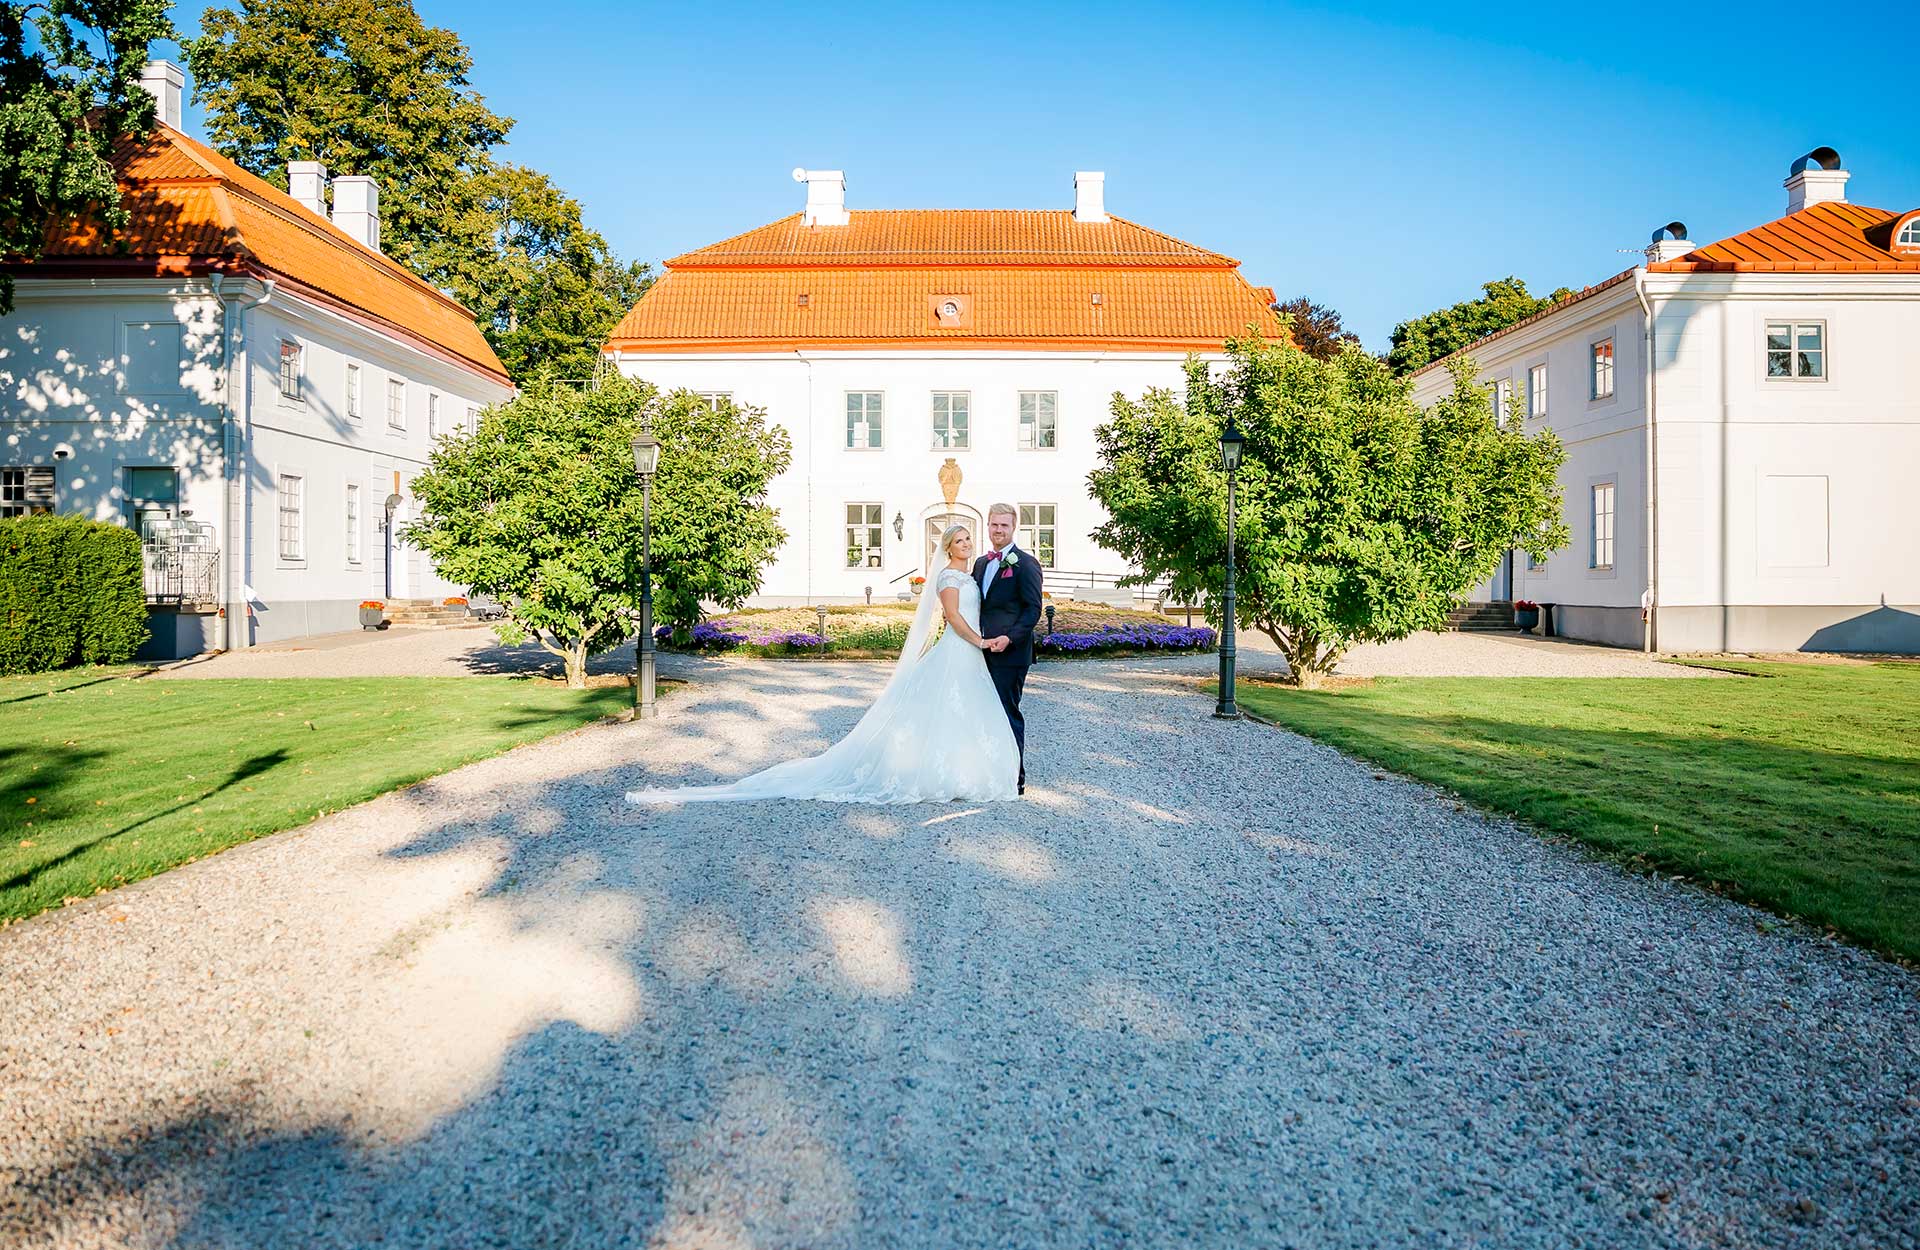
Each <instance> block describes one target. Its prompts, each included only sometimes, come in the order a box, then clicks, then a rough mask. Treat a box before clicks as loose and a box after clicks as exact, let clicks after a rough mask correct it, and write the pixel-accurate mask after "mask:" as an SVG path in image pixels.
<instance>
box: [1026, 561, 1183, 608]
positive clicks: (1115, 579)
mask: <svg viewBox="0 0 1920 1250" xmlns="http://www.w3.org/2000/svg"><path fill="white" fill-rule="evenodd" d="M1042 573H1043V575H1044V577H1045V578H1046V584H1047V590H1048V591H1049V592H1050V593H1052V594H1055V595H1059V594H1061V593H1062V592H1063V591H1064V592H1066V597H1068V598H1071V597H1072V593H1073V591H1075V590H1122V591H1125V592H1126V593H1127V594H1129V595H1131V596H1132V598H1133V601H1134V602H1135V603H1150V604H1153V605H1155V606H1160V605H1162V604H1163V602H1164V600H1165V599H1166V594H1167V588H1168V587H1169V586H1170V585H1172V582H1171V581H1170V580H1169V579H1167V578H1162V579H1161V580H1159V581H1157V582H1150V583H1148V584H1147V585H1145V586H1124V587H1123V586H1121V585H1120V579H1121V578H1122V577H1125V576H1127V575H1126V574H1125V573H1092V572H1078V571H1076V570H1073V569H1044V570H1042Z"/></svg>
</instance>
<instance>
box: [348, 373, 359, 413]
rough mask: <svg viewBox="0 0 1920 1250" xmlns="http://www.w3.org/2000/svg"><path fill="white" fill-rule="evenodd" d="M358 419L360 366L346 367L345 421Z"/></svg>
mask: <svg viewBox="0 0 1920 1250" xmlns="http://www.w3.org/2000/svg"><path fill="white" fill-rule="evenodd" d="M359 419H360V366H359V365H355V364H350V365H348V366H347V420H349V421H358V420H359Z"/></svg>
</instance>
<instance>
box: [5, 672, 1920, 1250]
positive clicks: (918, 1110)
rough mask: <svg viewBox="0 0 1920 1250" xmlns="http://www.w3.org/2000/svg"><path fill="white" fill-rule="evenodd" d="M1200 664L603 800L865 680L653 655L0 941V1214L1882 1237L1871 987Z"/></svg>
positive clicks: (180, 1227) (1912, 1013)
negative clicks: (830, 761) (604, 708)
mask: <svg viewBox="0 0 1920 1250" xmlns="http://www.w3.org/2000/svg"><path fill="white" fill-rule="evenodd" d="M1249 662H1250V663H1258V661H1257V659H1255V658H1253V657H1250V658H1249ZM675 663H676V664H679V663H681V662H678V661H676V662H675ZM1204 668H1205V663H1204V662H1198V663H1194V662H1188V663H1172V664H1169V665H1167V666H1166V667H1165V669H1163V670H1147V669H1142V668H1139V667H1125V666H1118V665H1112V664H1101V663H1088V664H1070V665H1069V664H1057V665H1045V666H1042V667H1041V668H1040V669H1038V670H1036V673H1035V677H1034V679H1033V681H1032V683H1031V684H1030V686H1029V687H1028V700H1029V722H1030V725H1031V727H1032V728H1031V733H1032V735H1033V739H1034V751H1033V756H1032V760H1031V771H1032V774H1033V779H1034V785H1033V786H1032V787H1031V788H1030V791H1029V798H1028V800H1027V801H1026V802H1024V803H1021V804H1007V805H999V806H993V807H988V808H985V809H979V808H970V807H961V806H957V805H955V806H921V807H909V808H892V809H846V808H838V807H830V806H825V805H818V804H809V803H780V804H766V805H753V806H734V805H711V806H707V805H702V806H695V807H690V808H684V809H667V810H651V811H649V810H640V809H631V808H628V807H626V806H625V805H623V804H622V803H621V802H620V801H619V796H620V794H621V792H622V791H624V790H625V789H628V788H630V787H633V786H636V785H639V784H642V783H643V782H646V781H650V780H653V781H658V780H663V779H665V780H679V779H685V780H688V781H706V780H712V779H716V778H719V777H730V776H734V775H737V774H738V773H740V772H743V771H746V770H748V769H750V768H755V767H758V766H760V765H762V764H764V763H767V762H769V761H772V760H775V759H779V758H787V757H790V756H792V755H795V754H797V753H800V752H804V751H811V750H815V749H817V748H819V747H821V746H823V745H824V744H825V743H826V742H828V741H829V740H831V739H832V738H834V737H836V736H838V735H839V734H840V733H841V732H843V731H844V730H845V729H846V728H847V727H848V726H849V725H850V723H851V721H852V719H853V718H854V717H855V716H856V714H857V712H858V710H859V708H860V706H861V705H862V704H864V703H865V702H866V701H867V700H868V699H869V698H870V697H871V696H872V695H873V693H874V692H875V690H876V688H877V686H878V684H879V681H880V679H881V678H882V676H883V675H884V674H883V670H881V669H880V668H878V667H876V666H871V665H801V664H778V665H773V664H762V665H747V664H723V663H721V664H707V665H700V666H697V670H698V671H697V672H696V674H695V675H696V676H697V677H698V678H699V681H698V683H697V684H696V685H695V686H694V687H692V688H690V689H688V690H687V691H685V692H684V693H679V694H676V695H675V697H674V698H672V699H671V700H669V702H668V704H667V707H666V712H665V714H664V715H663V716H662V718H661V719H660V720H658V721H655V722H651V723H648V724H643V725H639V726H596V727H592V728H589V729H585V730H582V731H579V732H576V733H573V734H569V735H566V736H564V737H560V738H556V739H550V740H548V741H546V742H544V743H541V744H537V745H535V746H532V747H529V748H526V749H523V750H520V751H517V752H514V753H513V754H511V755H509V756H506V757H503V758H500V759H497V760H493V761H489V762H486V763H482V764H478V765H475V766H472V767H470V768H466V769H463V770H461V771H459V772H457V773H453V774H450V775H448V776H446V777H444V778H441V779H439V780H437V781H434V782H432V783H429V784H425V785H421V786H417V787H414V788H412V789H409V790H406V791H404V792H401V793H397V794H393V795H389V796H387V797H386V798H383V799H380V800H377V801H375V802H372V803H369V804H366V805H364V806H362V807H359V808H356V809H353V810H351V811H347V812H344V813H341V814H339V815H336V816H330V817H327V818H325V819H323V820H321V821H318V822H316V823H315V824H313V825H310V826H308V827H306V828H304V829H301V830H297V831H294V832H292V833H288V834H285V835H281V836H279V837H276V838H271V839H267V840H265V841H263V842H260V843H255V844H253V845H251V846H247V847H243V848H240V849H237V850H235V851H232V852H229V853H227V854H224V855H220V856H217V857H215V858H213V859H211V860H207V861H204V862H202V863H198V864H194V865H190V866H188V867H186V868H183V869H180V870H178V871H175V872H172V873H169V874H166V875H165V876H162V877H159V878H156V879H154V880H153V881H150V882H147V883H144V884H143V885H142V886H139V887H134V888H129V889H126V890H122V891H120V892H119V893H117V894H114V895H111V896H106V897H105V898H103V899H101V900H97V901H96V902H94V903H90V904H85V905H81V906H78V907H75V908H71V909H68V910H67V911H64V912H60V913H56V914H54V915H51V916H48V917H45V918H43V919H41V920H39V921H34V922H29V923H27V924H24V925H19V926H16V927H14V928H11V929H7V930H0V986H4V998H3V999H0V1244H6V1245H8V1246H13V1245H26V1246H49V1245H55V1246H108V1245H112V1246H134V1247H149V1246H155V1247H157V1246H181V1247H202V1246H220V1247H247V1248H249V1250H259V1248H262V1247H281V1246H288V1247H292V1246H298V1247H336V1246H338V1247H349V1246H351V1247H367V1246H372V1245H376V1244H383V1245H390V1246H447V1247H473V1246H489V1245H491V1246H507V1247H514V1248H516V1250H518V1248H524V1247H545V1246H557V1247H657V1248H662V1250H664V1248H666V1247H678V1248H692V1247H701V1248H703V1250H745V1248H747V1247H752V1248H753V1250H773V1248H777V1247H807V1248H810V1250H822V1248H828V1247H851V1246H903V1247H904V1246H915V1247H919V1246H924V1247H937V1248H940V1250H947V1248H951V1247H975V1246H977V1247H995V1248H1000V1247H1017V1246H1042V1245H1060V1246H1076V1247H1081V1246H1116V1247H1117V1246H1175V1245H1183V1246H1184V1245H1193V1246H1199V1245H1206V1246H1223V1247H1246V1246H1299V1247H1378V1246H1449V1247H1450V1246H1467V1245H1484V1246H1498V1247H1503V1248H1504V1247H1562V1246H1586V1247H1650V1246H1688V1247H1692V1246H1700V1247H1707V1246H1711V1247H1765V1248H1767V1250H1779V1248H1782V1247H1800V1246H1859V1247H1869V1246H1871V1247H1877V1248H1881V1250H1896V1248H1899V1247H1912V1246H1914V1245H1916V1232H1915V1230H1916V1229H1920V978H1916V977H1915V976H1914V975H1913V974H1911V973H1908V972H1905V971H1903V970H1901V969H1899V968H1896V967H1893V966H1890V965H1888V964H1885V963H1881V962H1877V961H1875V960H1873V959H1871V958H1868V957H1867V956H1864V955H1862V954H1860V953H1858V952H1856V951H1853V950H1850V949H1848V948H1845V947H1842V946H1838V945H1835V944H1833V943H1830V942H1827V941H1825V940H1822V939H1820V938H1817V937H1813V936H1808V935H1805V934H1802V933H1798V932H1794V931H1791V930H1783V929H1781V928H1780V927H1779V926H1777V925H1774V924H1771V923H1768V922H1766V920H1765V918H1764V917H1762V916H1761V915H1760V914H1759V913H1756V912H1753V911H1750V910H1747V909H1745V908H1742V907H1740V906H1737V905H1734V904H1730V903H1727V902H1724V901H1722V900H1719V899H1717V898H1714V897H1711V896H1708V895H1705V894H1702V893H1700V892H1698V891H1695V890H1692V889H1689V888H1685V887H1682V886H1679V885H1676V884H1673V883H1671V882H1664V881H1657V880H1656V881H1649V880H1644V879H1636V878H1630V877H1626V876H1623V875H1622V874H1620V873H1619V872H1617V871H1615V870H1614V869H1612V868H1610V867H1607V866H1604V865H1600V864H1595V863H1592V862H1589V861H1588V860H1586V859H1584V858H1583V857H1582V856H1581V855H1580V854H1579V853H1578V852H1577V851H1574V850H1572V849H1569V848H1566V847H1563V846H1560V845H1556V844H1551V843H1548V842H1545V841H1542V840H1540V839H1538V838H1535V837H1532V836H1529V835H1527V834H1524V833H1522V832H1520V831H1518V830H1516V829H1513V828H1511V827H1509V826H1507V825H1505V824H1503V823H1501V822H1498V821H1494V820H1489V819H1486V818H1483V817H1481V816H1479V815H1476V814H1474V813H1472V812H1465V811H1461V810H1458V809H1456V808H1455V807H1454V806H1453V805H1451V804H1450V803H1447V802H1445V801H1442V800H1441V799H1439V798H1438V797H1437V796H1435V795H1434V794H1433V793H1431V792H1429V791H1427V790H1425V789H1423V788H1421V787H1419V786H1417V785H1414V784H1412V783H1407V782H1402V781H1398V780H1394V779H1390V778H1384V777H1382V776H1380V775H1379V774H1377V773H1376V772H1375V771H1374V770H1373V769H1371V768H1369V767H1367V766H1364V765H1360V764H1356V763H1353V762H1351V761H1348V760H1346V759H1343V758H1342V757H1340V756H1338V755H1336V754H1335V753H1333V752H1331V751H1329V750H1326V749H1324V748H1321V747H1319V746H1316V745H1314V744H1312V743H1310V742H1308V741H1306V740H1304V739H1301V738H1298V737H1294V736H1291V735H1289V734H1286V733H1282V732H1279V731H1276V730H1272V729H1267V728H1263V727H1260V726H1257V725H1254V724H1251V723H1239V724H1227V723H1222V722H1218V721H1214V720H1212V719H1211V718H1210V717H1209V716H1208V715H1207V713H1208V711H1209V710H1210V706H1209V703H1208V701H1207V700H1206V699H1205V698H1204V697H1203V696H1201V695H1200V694H1198V693H1196V692H1195V690H1194V688H1193V685H1192V682H1193V681H1194V680H1195V679H1196V678H1197V676H1198V672H1197V671H1196V670H1204ZM954 745H955V746H956V748H958V747H960V746H961V745H962V744H954Z"/></svg>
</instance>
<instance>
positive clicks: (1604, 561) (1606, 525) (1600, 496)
mask: <svg viewBox="0 0 1920 1250" xmlns="http://www.w3.org/2000/svg"><path fill="white" fill-rule="evenodd" d="M1588 563H1589V565H1590V566H1591V567H1593V568H1596V569H1610V568H1612V567H1613V483H1612V482H1602V483H1600V484H1599V485H1597V486H1595V487H1594V488H1593V545H1592V557H1591V559H1590V560H1589V561H1588Z"/></svg>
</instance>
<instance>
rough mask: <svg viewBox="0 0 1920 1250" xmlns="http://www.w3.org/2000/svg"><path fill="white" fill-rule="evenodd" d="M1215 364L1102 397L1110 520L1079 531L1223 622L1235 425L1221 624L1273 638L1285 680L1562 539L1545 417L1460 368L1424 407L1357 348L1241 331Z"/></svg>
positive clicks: (1103, 491) (1450, 600)
mask: <svg viewBox="0 0 1920 1250" xmlns="http://www.w3.org/2000/svg"><path fill="white" fill-rule="evenodd" d="M1227 352H1228V355H1229V357H1230V362H1231V363H1230V367H1229V368H1228V370H1227V372H1226V373H1225V375H1224V376H1221V377H1217V378H1212V377H1209V375H1208V369H1207V366H1206V365H1205V364H1204V363H1203V362H1200V361H1198V360H1192V361H1189V362H1188V365H1187V391H1186V397H1185V399H1184V400H1182V399H1181V398H1180V397H1179V396H1176V395H1175V394H1174V393H1173V392H1172V391H1169V390H1163V389H1155V390H1151V391H1148V392H1147V394H1146V395H1145V396H1143V397H1142V398H1140V399H1138V400H1135V399H1129V398H1127V397H1126V396H1123V395H1117V396H1115V397H1114V401H1113V415H1112V419H1111V420H1110V421H1109V422H1107V423H1106V424H1104V425H1102V426H1101V427H1100V428H1099V429H1098V430H1097V431H1096V434H1095V437H1096V440H1097V442H1098V445H1099V452H1100V464H1099V467H1098V468H1096V469H1095V470H1094V471H1093V473H1092V474H1090V475H1089V478H1088V483H1089V486H1090V488H1091V490H1092V493H1093V495H1094V497H1095V498H1096V499H1098V500H1099V501H1100V503H1101V505H1102V506H1103V507H1104V508H1105V509H1106V510H1107V513H1108V515H1109V517H1110V519H1109V520H1108V521H1107V523H1106V524H1104V525H1102V526H1101V527H1100V528H1099V529H1098V530H1096V531H1095V533H1094V539H1095V541H1097V542H1099V543H1100V544H1101V545H1102V546H1104V547H1106V548H1107V549H1109V550H1111V551H1113V552H1116V553H1117V554H1119V555H1121V556H1123V557H1124V558H1126V559H1127V560H1128V561H1129V562H1130V563H1132V564H1133V566H1134V567H1135V568H1138V569H1140V570H1142V573H1141V574H1140V575H1139V578H1138V580H1141V581H1155V580H1158V579H1159V578H1162V577H1167V578H1171V579H1172V582H1173V589H1174V593H1175V594H1176V595H1177V596H1181V597H1185V596H1189V595H1190V596H1193V599H1194V601H1197V602H1200V603H1203V604H1205V605H1206V607H1207V610H1208V613H1209V615H1210V616H1211V617H1213V618H1214V619H1215V620H1218V619H1219V618H1220V613H1221V603H1220V594H1221V591H1222V579H1223V577H1224V570H1225V567H1226V475H1225V473H1224V471H1223V470H1222V468H1221V466H1220V443H1219V440H1220V433H1221V431H1222V429H1223V428H1224V427H1225V425H1226V423H1227V421H1228V420H1229V419H1231V420H1232V421H1233V422H1235V423H1236V424H1237V425H1238V426H1239V428H1240V431H1241V432H1242V433H1243V434H1244V435H1245V436H1246V439H1247V442H1246V450H1245V453H1244V456H1243V459H1242V461H1241V466H1240V473H1239V478H1238V484H1237V487H1236V502H1237V505H1238V516H1237V523H1236V526H1235V531H1234V532H1235V544H1236V552H1237V568H1238V586H1237V593H1238V610H1237V612H1236V614H1235V615H1236V624H1237V625H1239V626H1242V627H1250V628H1253V629H1257V630H1259V631H1260V632H1262V633H1264V634H1266V635H1267V636H1268V637H1269V638H1271V639H1273V641H1274V643H1275V644H1276V645H1277V646H1278V647H1279V648H1280V650H1281V652H1282V654H1284V655H1285V656H1286V659H1287V663H1288V664H1289V666H1290V667H1291V669H1292V680H1294V681H1296V682H1298V683H1301V684H1304V685H1313V684H1317V682H1318V680H1319V678H1320V675H1321V674H1323V673H1325V672H1327V671H1328V670H1329V669H1331V668H1332V667H1333V665H1334V663H1335V662H1336V661H1337V660H1338V659H1339V658H1340V656H1341V654H1342V653H1344V652H1345V651H1346V650H1347V648H1349V647H1351V646H1352V645H1353V644H1355V643H1357V642H1374V641H1385V640H1388V639H1394V638H1404V637H1406V636H1407V635H1408V634H1410V633H1412V632H1414V631H1415V630H1439V629H1444V628H1445V627H1446V618H1447V611H1448V609H1450V608H1452V607H1453V606H1455V605H1456V604H1457V603H1459V602H1460V601H1461V600H1462V599H1463V598H1464V596H1465V595H1466V594H1467V592H1468V591H1470V590H1471V589H1472V588H1473V587H1474V586H1475V585H1477V584H1479V583H1480V582H1481V581H1484V580H1485V579H1486V578H1487V577H1488V576H1489V575H1490V574H1491V573H1492V572H1493V570H1494V567H1495V566H1496V565H1497V564H1498V563H1499V561H1500V558H1501V556H1502V554H1503V553H1504V552H1506V551H1507V550H1509V549H1510V548H1513V547H1521V548H1525V549H1526V550H1527V551H1530V552H1533V553H1534V554H1536V555H1540V556H1545V555H1546V554H1547V553H1548V552H1549V551H1551V550H1553V549H1554V548H1557V547H1560V546H1562V545H1564V544H1565V543H1566V541H1567V530H1566V526H1565V525H1564V524H1563V523H1562V522H1561V520H1560V488H1559V485H1558V482H1557V479H1556V473H1557V471H1558V469H1559V466H1560V463H1561V461H1562V459H1563V452H1562V450H1561V447H1560V444H1559V442H1558V441H1557V440H1556V439H1555V437H1554V435H1553V433H1552V432H1551V431H1543V432H1541V433H1540V434H1537V435H1534V436H1533V437H1528V436H1527V435H1526V434H1525V433H1524V432H1523V430H1522V428H1521V427H1520V425H1519V424H1518V422H1517V421H1510V422H1507V423H1505V424H1502V423H1500V422H1497V421H1495V420H1494V417H1493V408H1492V403H1491V400H1490V399H1489V393H1488V391H1487V390H1486V389H1485V388H1482V387H1477V386H1475V385H1474V384H1473V382H1472V371H1473V364H1472V362H1471V361H1462V362H1459V363H1458V364H1456V365H1455V366H1454V370H1453V375H1454V390H1453V393H1452V394H1451V395H1449V396H1448V397H1447V398H1446V399H1443V400H1441V401H1440V402H1439V403H1437V404H1435V405H1434V406H1433V407H1432V408H1431V409H1429V410H1427V411H1426V412H1422V411H1421V410H1420V409H1419V408H1418V407H1417V406H1416V405H1415V404H1414V402H1413V398H1412V395H1411V393H1410V388H1409V385H1408V383H1407V382H1406V381H1405V380H1404V379H1400V378H1395V377H1393V376H1391V375H1390V374H1389V373H1388V371H1387V368H1386V366H1385V365H1384V364H1383V363H1382V362H1381V361H1379V360H1377V359H1375V358H1374V357H1372V356H1369V355H1367V354H1366V353H1364V352H1343V353H1341V354H1340V355H1338V356H1335V357H1334V358H1333V359H1331V360H1324V361H1323V360H1316V359H1314V358H1313V357H1312V356H1309V355H1308V354H1307V353H1305V352H1304V351H1300V350H1298V349H1296V348H1293V347H1290V346H1286V345H1277V344H1267V343H1263V342H1261V341H1260V340H1258V339H1256V338H1252V337H1249V338H1246V339H1241V340H1236V341H1232V342H1229V343H1228V344H1227Z"/></svg>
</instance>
